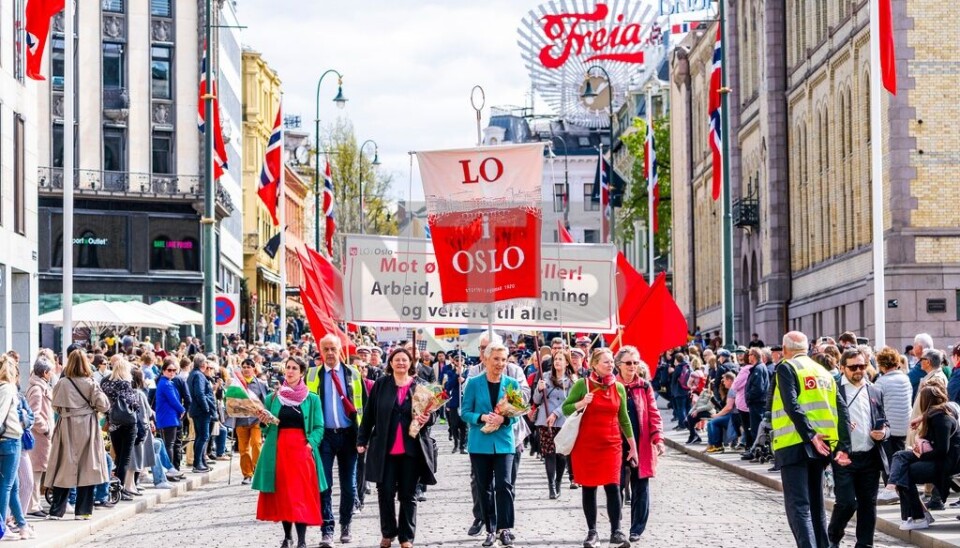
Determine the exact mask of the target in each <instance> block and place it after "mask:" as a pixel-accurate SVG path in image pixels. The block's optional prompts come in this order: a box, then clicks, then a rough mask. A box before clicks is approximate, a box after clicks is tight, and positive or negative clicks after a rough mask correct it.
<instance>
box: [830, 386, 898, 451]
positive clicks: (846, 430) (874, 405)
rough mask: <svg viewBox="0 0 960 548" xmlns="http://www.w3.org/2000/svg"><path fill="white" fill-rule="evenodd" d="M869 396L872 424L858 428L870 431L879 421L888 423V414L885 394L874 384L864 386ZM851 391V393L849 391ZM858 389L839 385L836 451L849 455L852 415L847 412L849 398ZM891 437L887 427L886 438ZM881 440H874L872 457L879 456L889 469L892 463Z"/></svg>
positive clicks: (885, 424) (886, 424) (858, 426)
mask: <svg viewBox="0 0 960 548" xmlns="http://www.w3.org/2000/svg"><path fill="white" fill-rule="evenodd" d="M863 389H864V390H865V391H866V393H867V397H868V398H869V399H870V424H864V425H857V428H866V429H867V431H868V432H869V431H870V430H873V429H874V426H875V425H876V424H877V423H880V422H882V423H883V425H884V426H889V423H887V415H886V414H885V413H884V411H883V394H882V393H881V392H880V391H879V390H877V387H875V386H873V385H872V384H867V385H864V388H863ZM848 392H850V393H848ZM856 393H857V389H855V388H853V386H851V385H849V384H841V385H840V386H838V387H837V416H838V420H837V435H838V437H839V439H840V441H839V442H838V443H837V447H836V451H843V452H845V453H847V454H848V455H849V454H850V452H851V449H850V417H849V415H848V412H847V398H848V397H851V398H852V397H853V396H854V395H855V394H856ZM889 437H890V430H889V429H887V431H886V435H885V436H884V439H887V438H889ZM880 445H881V442H879V441H877V440H873V449H871V450H870V453H871V455H870V457H871V458H878V459H879V460H878V461H877V462H880V463H882V464H883V469H884V470H889V467H890V464H889V463H888V462H887V453H886V452H885V451H883V450H882V449H881V447H880Z"/></svg>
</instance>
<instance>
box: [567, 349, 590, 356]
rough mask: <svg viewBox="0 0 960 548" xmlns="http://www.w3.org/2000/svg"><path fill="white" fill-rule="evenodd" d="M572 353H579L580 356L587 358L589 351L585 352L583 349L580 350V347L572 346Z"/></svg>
mask: <svg viewBox="0 0 960 548" xmlns="http://www.w3.org/2000/svg"><path fill="white" fill-rule="evenodd" d="M570 353H571V354H577V355H578V356H580V357H581V358H586V357H587V353H586V352H584V351H583V350H580V349H579V348H571V349H570Z"/></svg>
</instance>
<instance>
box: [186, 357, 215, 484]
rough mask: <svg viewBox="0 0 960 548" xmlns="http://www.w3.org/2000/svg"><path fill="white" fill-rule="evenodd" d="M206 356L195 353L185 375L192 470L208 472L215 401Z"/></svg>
mask: <svg viewBox="0 0 960 548" xmlns="http://www.w3.org/2000/svg"><path fill="white" fill-rule="evenodd" d="M207 367H208V362H207V357H206V356H204V355H203V354H197V355H195V356H194V357H193V371H191V372H190V376H189V377H187V389H188V390H189V391H190V408H189V415H190V422H191V423H192V424H193V431H194V434H195V435H194V438H193V471H194V472H195V473H203V472H209V471H210V468H209V467H208V466H207V462H206V454H207V444H208V442H209V441H210V423H211V421H213V418H214V417H216V416H217V402H216V400H215V399H214V397H213V385H211V384H210V380H209V379H208V378H207Z"/></svg>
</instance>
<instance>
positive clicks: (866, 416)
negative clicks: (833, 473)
mask: <svg viewBox="0 0 960 548" xmlns="http://www.w3.org/2000/svg"><path fill="white" fill-rule="evenodd" d="M841 384H844V385H846V388H844V390H845V391H846V395H847V403H846V409H847V426H848V428H849V430H850V451H851V452H853V453H863V452H865V451H869V450H871V449H873V438H871V437H870V431H871V430H873V424H872V421H871V419H870V396H869V395H868V394H867V383H866V382H864V383H863V384H861V385H860V386H859V387H856V386H853V385H852V384H850V381H848V380H847V378H846V377H843V379H842V380H841Z"/></svg>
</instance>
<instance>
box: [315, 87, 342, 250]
mask: <svg viewBox="0 0 960 548" xmlns="http://www.w3.org/2000/svg"><path fill="white" fill-rule="evenodd" d="M330 73H333V74H336V75H337V95H336V97H334V98H333V102H334V103H336V105H337V107H338V108H343V107H345V106H347V98H346V97H344V96H343V75H342V74H340V73H339V72H338V71H336V70H334V69H330V70H328V71H326V72H324V73H323V74H322V75H320V79H319V80H318V81H317V111H316V116H315V117H314V119H313V121H314V124H315V126H314V132H313V139H314V142H313V148H314V154H315V157H314V166H313V202H314V203H313V205H314V215H315V216H314V220H315V222H314V230H315V234H314V238H313V247H314V249H317V250H318V251H319V249H320V195H321V193H322V191H321V190H320V84H322V83H323V79H324V77H326V76H327V75H328V74H330Z"/></svg>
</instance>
